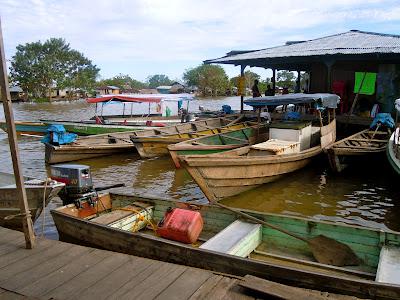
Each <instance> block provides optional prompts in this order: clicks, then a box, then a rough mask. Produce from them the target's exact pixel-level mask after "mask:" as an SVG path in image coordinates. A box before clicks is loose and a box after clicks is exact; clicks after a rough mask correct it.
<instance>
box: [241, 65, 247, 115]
mask: <svg viewBox="0 0 400 300" xmlns="http://www.w3.org/2000/svg"><path fill="white" fill-rule="evenodd" d="M245 68H246V66H244V65H240V77H242V76H244V69H245ZM244 89H245V93H246V85H245V87H244ZM243 110H244V106H243V93H242V94H241V95H240V113H241V114H242V113H243Z"/></svg>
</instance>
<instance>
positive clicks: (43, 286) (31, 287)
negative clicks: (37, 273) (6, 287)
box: [19, 251, 110, 296]
mask: <svg viewBox="0 0 400 300" xmlns="http://www.w3.org/2000/svg"><path fill="white" fill-rule="evenodd" d="M109 255H110V254H109V253H107V252H103V251H90V252H88V253H86V254H84V255H81V256H79V257H78V258H77V259H75V260H73V261H72V262H71V263H70V264H67V265H65V266H63V267H61V268H59V269H57V270H55V271H54V272H51V273H49V274H47V275H46V276H44V277H41V278H40V279H39V280H36V281H34V282H32V283H31V284H28V285H26V286H25V287H24V288H23V289H20V290H19V291H20V293H22V294H25V295H39V296H43V295H45V294H46V293H49V292H50V291H52V290H54V289H57V287H58V286H60V285H62V284H63V283H65V282H67V281H69V280H71V279H72V278H74V277H75V276H77V275H78V274H80V273H82V272H84V271H86V270H88V269H89V268H91V267H92V266H94V265H96V264H97V263H99V262H101V261H102V260H103V259H105V258H106V257H107V256H109Z"/></svg>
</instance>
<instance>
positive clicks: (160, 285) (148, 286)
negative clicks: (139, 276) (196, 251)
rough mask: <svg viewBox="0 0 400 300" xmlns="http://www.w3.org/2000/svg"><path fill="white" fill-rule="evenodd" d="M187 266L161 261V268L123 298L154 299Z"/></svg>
mask: <svg viewBox="0 0 400 300" xmlns="http://www.w3.org/2000/svg"><path fill="white" fill-rule="evenodd" d="M186 268H187V267H184V266H180V265H174V264H170V263H160V268H159V269H158V270H157V272H154V273H153V274H151V276H149V277H147V278H146V279H145V280H143V281H142V282H140V283H139V284H137V285H136V286H135V287H134V289H132V290H130V291H128V292H127V293H126V294H125V295H123V296H122V297H121V299H154V298H155V297H157V296H158V294H160V293H161V292H162V291H163V290H164V289H166V288H167V287H168V286H169V285H170V284H171V283H172V282H174V281H175V280H176V279H177V278H178V277H179V276H180V275H181V274H182V273H183V272H184V271H185V270H186Z"/></svg>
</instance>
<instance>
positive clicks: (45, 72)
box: [9, 38, 296, 103]
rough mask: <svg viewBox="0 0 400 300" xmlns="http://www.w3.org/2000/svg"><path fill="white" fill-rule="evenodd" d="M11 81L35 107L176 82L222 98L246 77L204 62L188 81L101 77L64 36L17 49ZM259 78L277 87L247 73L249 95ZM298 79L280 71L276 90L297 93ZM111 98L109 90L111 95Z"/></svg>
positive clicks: (186, 77) (263, 86) (186, 88)
mask: <svg viewBox="0 0 400 300" xmlns="http://www.w3.org/2000/svg"><path fill="white" fill-rule="evenodd" d="M9 77H10V78H9V79H10V80H9V81H10V83H11V84H12V85H13V86H17V87H19V88H21V89H22V92H20V93H19V94H18V95H16V98H15V99H14V100H17V99H18V100H22V99H29V100H28V101H31V102H35V103H44V102H52V101H64V100H67V101H72V100H74V99H80V98H86V97H88V96H95V95H96V94H103V93H104V87H105V88H106V90H107V88H108V87H111V88H113V89H114V88H115V89H118V90H119V91H118V93H139V91H140V90H151V89H153V90H154V89H157V88H160V87H163V88H166V87H168V86H172V85H174V84H178V85H181V86H182V87H183V88H182V89H183V92H189V93H190V92H192V93H195V94H196V96H199V97H201V96H203V97H209V96H211V97H217V96H235V95H237V94H238V85H239V84H238V83H239V79H240V76H235V77H232V78H229V77H228V75H227V74H226V72H225V70H224V69H223V68H222V67H221V66H217V65H206V64H201V65H199V66H197V67H192V68H188V69H186V70H185V71H184V72H183V76H182V78H180V79H179V78H176V79H174V80H172V79H170V78H169V77H168V76H167V75H164V74H155V75H150V76H148V77H147V78H146V80H145V81H144V82H142V81H140V80H136V79H134V78H133V77H132V76H131V75H128V74H119V75H116V76H114V77H112V78H107V79H101V78H100V68H98V67H97V66H96V65H95V64H93V63H92V61H91V60H90V59H88V58H86V57H85V56H84V54H83V53H80V52H78V51H77V50H74V49H71V47H70V44H69V43H67V42H66V41H65V40H64V39H62V38H50V39H48V40H46V41H45V42H43V43H42V42H41V41H37V42H33V43H26V44H24V45H18V46H17V47H16V53H15V55H14V56H13V57H12V58H11V66H10V74H9ZM255 80H258V82H259V84H258V88H259V91H260V93H261V94H264V92H265V91H266V90H267V87H268V85H270V86H271V85H272V81H271V80H273V78H265V79H264V80H263V79H261V76H260V75H258V74H257V73H254V72H252V71H249V70H248V71H246V72H245V73H244V87H243V89H244V90H245V92H246V94H250V95H251V87H252V86H253V84H254V82H255ZM295 82H296V76H295V75H294V73H292V72H289V71H279V72H278V74H277V81H276V86H277V87H280V88H287V89H288V90H289V91H294V90H295V85H296V83H295ZM106 94H107V92H106Z"/></svg>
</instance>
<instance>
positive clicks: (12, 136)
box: [0, 19, 44, 249]
mask: <svg viewBox="0 0 400 300" xmlns="http://www.w3.org/2000/svg"><path fill="white" fill-rule="evenodd" d="M0 60H1V67H0V91H1V98H2V100H3V108H4V115H5V117H6V123H7V134H8V141H9V145H10V152H11V159H12V164H13V169H14V177H15V184H16V187H17V197H18V199H19V207H20V210H21V212H20V213H21V215H22V227H23V231H24V235H25V244H26V248H27V249H32V248H33V247H34V246H35V233H34V231H33V224H32V219H31V215H30V212H29V207H28V200H27V197H26V191H25V186H24V178H23V176H22V172H21V170H22V169H21V163H20V159H19V153H18V142H17V132H16V129H15V123H14V115H13V111H12V106H11V96H10V89H9V86H8V76H7V66H6V56H5V54H4V44H3V32H2V29H1V19H0ZM43 213H44V207H43Z"/></svg>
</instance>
